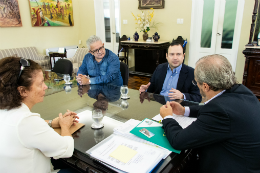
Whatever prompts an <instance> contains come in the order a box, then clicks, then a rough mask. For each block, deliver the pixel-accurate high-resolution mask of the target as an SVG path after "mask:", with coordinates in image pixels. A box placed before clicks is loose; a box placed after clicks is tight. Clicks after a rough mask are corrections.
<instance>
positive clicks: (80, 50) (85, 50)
mask: <svg viewBox="0 0 260 173" xmlns="http://www.w3.org/2000/svg"><path fill="white" fill-rule="evenodd" d="M87 53H88V48H78V49H77V51H76V53H75V55H74V56H73V57H72V58H70V60H71V61H72V62H73V63H76V62H77V63H78V62H81V61H83V59H84V57H85V55H86V54H87Z"/></svg>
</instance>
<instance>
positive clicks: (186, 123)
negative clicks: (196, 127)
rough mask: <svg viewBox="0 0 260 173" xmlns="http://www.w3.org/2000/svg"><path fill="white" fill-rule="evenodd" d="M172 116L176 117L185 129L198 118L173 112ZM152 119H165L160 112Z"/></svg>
mask: <svg viewBox="0 0 260 173" xmlns="http://www.w3.org/2000/svg"><path fill="white" fill-rule="evenodd" d="M172 118H173V119H175V120H176V121H177V122H178V123H179V125H180V126H181V127H182V128H183V129H185V128H186V127H188V126H189V125H190V124H191V123H192V122H193V121H196V120H197V118H190V117H185V116H182V115H175V114H172ZM152 119H153V120H155V121H160V120H163V119H162V117H161V115H160V114H158V115H156V116H155V117H153V118H152Z"/></svg>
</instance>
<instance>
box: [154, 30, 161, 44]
mask: <svg viewBox="0 0 260 173" xmlns="http://www.w3.org/2000/svg"><path fill="white" fill-rule="evenodd" d="M153 39H154V42H158V40H159V39H160V36H159V35H158V33H157V32H155V33H154V35H153Z"/></svg>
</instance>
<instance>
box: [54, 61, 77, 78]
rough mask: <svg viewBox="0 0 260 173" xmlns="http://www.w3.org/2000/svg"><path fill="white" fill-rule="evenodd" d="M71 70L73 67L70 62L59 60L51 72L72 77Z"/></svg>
mask: <svg viewBox="0 0 260 173" xmlns="http://www.w3.org/2000/svg"><path fill="white" fill-rule="evenodd" d="M72 70H73V66H72V62H71V61H70V60H67V59H59V60H58V61H57V62H56V63H55V65H54V67H53V70H52V71H53V72H55V73H58V74H69V75H70V76H72Z"/></svg>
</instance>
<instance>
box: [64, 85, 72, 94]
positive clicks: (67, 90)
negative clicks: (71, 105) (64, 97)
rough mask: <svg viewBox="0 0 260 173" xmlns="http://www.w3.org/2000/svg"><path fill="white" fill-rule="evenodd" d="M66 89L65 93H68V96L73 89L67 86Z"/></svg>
mask: <svg viewBox="0 0 260 173" xmlns="http://www.w3.org/2000/svg"><path fill="white" fill-rule="evenodd" d="M64 89H65V91H66V94H68V93H70V92H71V87H70V85H67V86H66V87H65V88H64Z"/></svg>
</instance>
